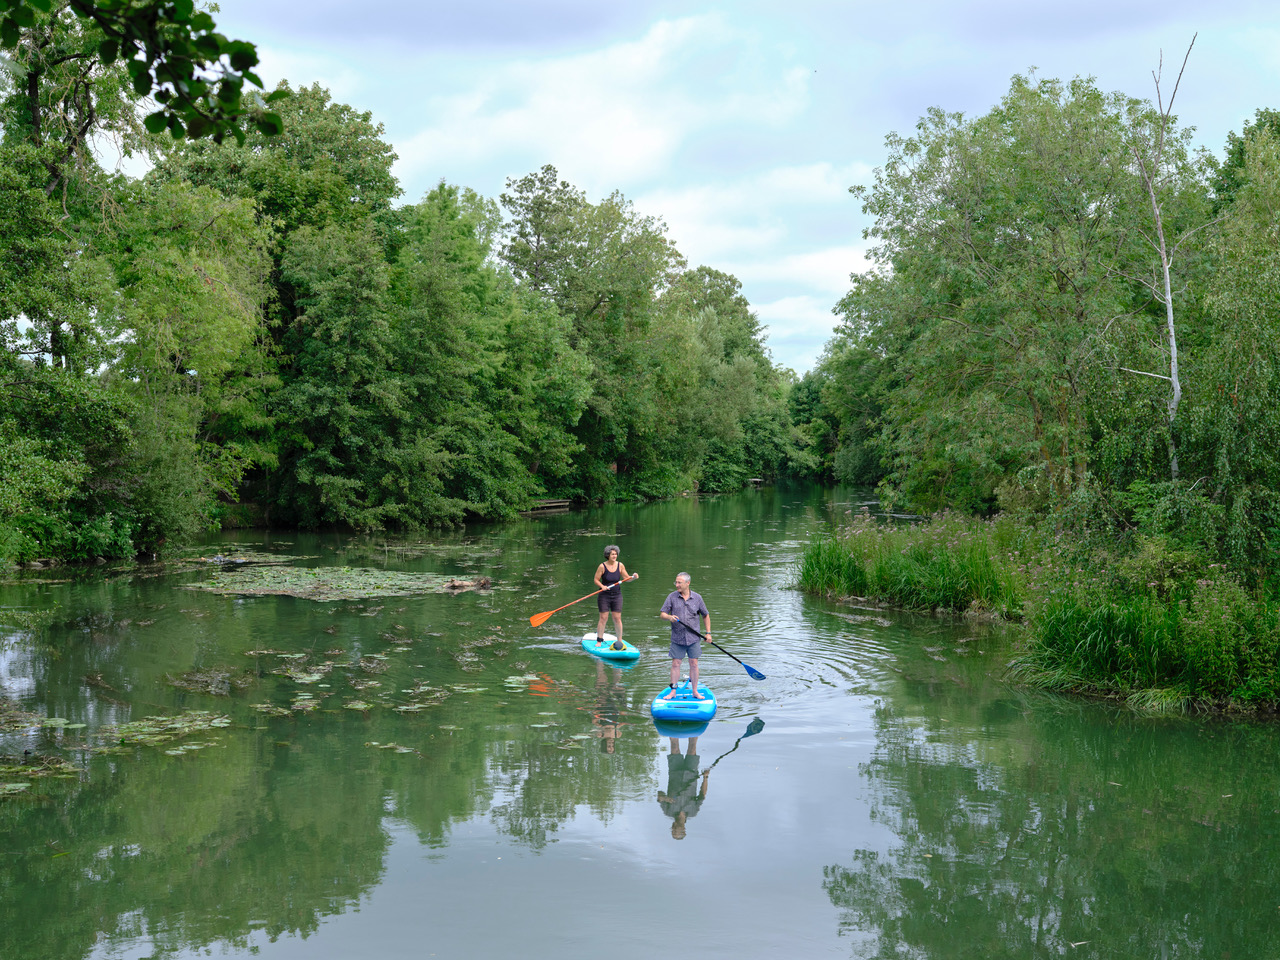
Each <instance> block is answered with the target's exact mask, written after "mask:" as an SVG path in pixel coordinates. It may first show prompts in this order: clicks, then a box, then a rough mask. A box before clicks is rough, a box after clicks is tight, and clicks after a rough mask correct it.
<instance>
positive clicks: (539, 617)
mask: <svg viewBox="0 0 1280 960" xmlns="http://www.w3.org/2000/svg"><path fill="white" fill-rule="evenodd" d="M638 576H639V574H638V573H633V574H632V575H631V576H629V577H627V580H634V579H635V578H636V577H638ZM627 580H619V581H618V582H617V583H611V584H609V585H608V586H607V587H601V588H600V589H599V590H592V591H591V592H590V593H588V594H587V595H586V596H585V597H579V598H578V599H577V600H570V601H569V602H568V603H566V604H565V605H564V607H572V606H573V605H574V604H575V603H581V602H582V601H583V600H587V599H589V598H591V597H594V596H595V595H596V594H597V593H604V592H605V591H606V590H612V589H613V588H614V587H618V586H621V585H622V584H624V583H626V582H627ZM564 607H556V608H555V609H554V610H548V611H547V612H546V613H535V614H534V615H533V616H532V617H530V618H529V626H531V627H540V626H542V625H543V624H544V623H546V622H547V621H548V620H550V619H551V615H552V614H553V613H559V612H560V611H561V610H563V609H564Z"/></svg>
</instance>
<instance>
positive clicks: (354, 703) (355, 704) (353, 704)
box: [342, 700, 373, 710]
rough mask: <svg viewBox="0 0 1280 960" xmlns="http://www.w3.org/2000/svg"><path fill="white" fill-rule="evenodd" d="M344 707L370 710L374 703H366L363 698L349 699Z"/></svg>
mask: <svg viewBox="0 0 1280 960" xmlns="http://www.w3.org/2000/svg"><path fill="white" fill-rule="evenodd" d="M342 707H343V709H344V710H370V709H372V707H373V704H370V703H365V702H364V701H363V700H348V701H347V702H346V703H344V704H343V705H342Z"/></svg>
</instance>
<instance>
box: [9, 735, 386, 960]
mask: <svg viewBox="0 0 1280 960" xmlns="http://www.w3.org/2000/svg"><path fill="white" fill-rule="evenodd" d="M267 749H268V750H272V749H273V748H272V747H270V746H268V747H267ZM275 749H277V751H278V753H277V755H276V756H266V757H257V756H254V751H255V748H254V747H253V746H252V745H251V744H249V743H247V742H245V741H235V740H231V741H230V742H229V744H228V746H226V747H225V748H219V749H209V750H205V751H202V754H201V756H200V757H199V758H198V759H196V758H191V759H189V760H187V759H183V760H177V761H173V762H168V761H167V758H166V759H160V760H159V761H158V764H157V766H158V769H145V770H144V769H137V767H138V762H136V761H133V760H127V761H125V762H122V763H120V765H119V768H118V770H119V772H118V773H117V774H116V775H114V776H113V775H112V773H111V771H109V770H107V769H106V767H107V764H106V763H105V762H102V763H101V767H102V769H99V770H98V771H97V773H98V775H97V776H95V777H94V779H93V780H92V781H90V782H88V783H87V784H85V785H84V786H83V787H82V788H81V789H79V790H77V791H74V792H73V793H72V794H71V795H70V796H67V797H66V798H64V799H62V800H61V801H59V802H57V803H44V804H39V805H26V804H8V805H4V806H0V849H3V850H4V852H5V853H6V854H8V856H6V857H5V858H4V863H3V864H0V957H5V958H9V957H14V958H17V957H21V958H24V960H45V958H48V960H67V958H74V957H80V956H85V955H87V954H88V953H89V952H90V951H91V950H92V949H93V947H94V945H95V944H96V943H98V942H99V940H100V939H106V940H108V941H110V940H114V939H116V938H123V937H150V938H153V939H154V941H155V943H156V944H157V947H158V949H157V951H156V955H157V956H165V955H168V954H170V953H173V952H178V951H181V950H187V949H190V948H192V947H201V946H206V945H209V944H213V943H217V942H224V943H231V944H244V942H245V940H246V936H247V934H248V933H249V932H251V931H260V932H261V933H263V934H265V935H266V936H268V937H270V938H272V939H274V938H276V937H279V936H282V935H287V934H298V933H302V934H306V933H310V932H312V931H314V930H316V929H317V927H318V926H319V920H320V918H321V917H322V916H325V915H328V914H332V913H336V912H341V911H342V910H343V909H344V906H345V905H348V904H354V903H356V902H357V901H358V900H359V898H360V896H361V895H362V894H364V893H365V892H366V891H367V890H368V889H370V887H371V886H372V885H373V884H375V883H376V882H377V881H378V879H379V877H380V876H381V873H382V860H383V854H384V852H385V850H386V846H387V838H386V835H385V833H384V832H383V831H382V830H381V829H380V820H381V816H382V810H381V789H380V786H379V784H378V778H377V777H376V776H364V775H362V774H363V773H365V772H366V771H362V770H361V769H359V767H358V766H355V765H353V764H351V763H349V762H346V761H345V760H343V761H338V760H336V759H335V760H334V762H332V763H330V764H328V765H326V766H325V767H324V768H323V769H317V767H316V766H315V765H314V762H313V761H314V758H310V759H309V760H308V763H307V764H306V765H305V766H303V765H300V764H298V763H296V762H295V761H294V760H293V759H292V758H291V757H290V755H289V751H288V750H287V749H283V748H275ZM129 768H133V769H129ZM50 838H59V839H57V840H56V841H54V842H50Z"/></svg>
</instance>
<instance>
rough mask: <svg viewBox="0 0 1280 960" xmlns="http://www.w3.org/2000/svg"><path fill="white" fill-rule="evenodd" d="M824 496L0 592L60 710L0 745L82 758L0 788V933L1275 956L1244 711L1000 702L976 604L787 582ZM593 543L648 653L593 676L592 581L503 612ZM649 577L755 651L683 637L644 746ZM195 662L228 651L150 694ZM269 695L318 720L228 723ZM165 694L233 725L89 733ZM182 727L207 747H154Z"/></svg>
mask: <svg viewBox="0 0 1280 960" xmlns="http://www.w3.org/2000/svg"><path fill="white" fill-rule="evenodd" d="M857 500H858V496H857V494H856V493H853V492H850V491H835V492H832V491H818V490H800V491H785V490H767V489H766V490H763V491H754V492H750V493H745V494H742V495H741V496H735V497H728V498H721V499H711V500H702V501H700V502H699V501H693V500H681V501H677V502H674V503H666V504H656V505H651V506H645V507H634V508H633V507H613V508H605V509H599V510H594V511H590V512H585V513H573V514H569V515H564V516H558V517H552V518H548V519H543V520H534V521H528V522H522V523H519V524H516V525H512V526H506V527H501V528H483V529H475V528H472V529H468V530H467V531H465V532H463V533H458V534H451V535H450V534H446V535H443V536H440V537H434V538H432V539H429V540H425V541H416V540H408V541H383V540H371V539H353V538H347V537H305V536H283V535H279V534H274V533H272V534H260V533H259V534H242V535H237V536H228V537H225V538H222V539H219V540H218V541H217V542H216V543H212V544H210V545H207V546H206V548H205V552H206V554H208V555H212V554H214V553H216V552H218V551H222V552H224V553H229V552H230V551H232V550H234V549H236V548H247V547H251V548H253V549H255V550H260V551H267V552H271V553H276V554H280V555H283V556H293V557H307V558H310V559H303V560H297V561H295V564H296V565H299V566H305V567H316V566H335V567H336V566H349V567H360V568H371V569H374V570H378V571H391V572H413V573H433V574H436V573H438V574H446V575H450V576H465V577H470V576H480V575H485V576H490V577H492V578H493V581H494V588H493V590H492V591H491V592H488V593H476V592H468V593H463V594H460V595H458V596H450V595H447V594H440V593H430V594H427V595H421V596H413V597H403V598H387V599H378V600H366V601H361V600H347V601H335V602H317V601H313V600H304V599H297V598H291V597H281V596H242V597H228V596H220V595H216V594H212V593H208V592H204V591H201V590H195V589H190V585H191V584H193V583H198V582H201V581H204V580H207V579H208V577H209V576H210V573H211V570H210V569H209V568H201V569H195V570H190V571H187V572H168V573H163V572H160V573H159V575H145V576H144V575H133V574H130V575H120V574H113V573H111V572H110V571H99V572H95V573H91V574H85V575H80V577H79V579H76V580H74V581H73V582H48V581H50V580H59V579H63V578H66V577H67V576H68V574H67V573H66V572H65V571H52V572H49V573H46V574H41V575H39V576H32V577H27V578H26V579H25V580H24V581H23V582H22V583H20V584H12V583H11V584H9V585H7V586H2V587H0V607H4V608H8V609H10V610H12V609H14V608H17V609H22V610H27V611H32V610H50V609H54V610H55V611H56V612H55V615H54V618H53V621H52V623H51V625H50V626H48V627H47V628H45V629H43V630H42V631H40V632H39V633H37V634H36V635H34V636H33V635H31V634H29V633H26V634H23V633H19V632H17V631H16V629H14V628H6V629H5V630H4V631H3V633H0V636H4V637H8V638H9V639H8V643H7V645H6V646H5V648H4V649H3V651H2V652H0V692H3V693H4V694H5V695H7V696H8V697H10V698H11V699H13V700H16V701H17V702H18V703H19V705H20V706H21V707H22V708H24V709H26V710H29V711H32V712H34V713H36V714H39V715H40V716H42V717H59V718H64V719H65V720H67V721H68V722H69V724H71V726H68V727H61V728H59V727H41V728H32V729H27V730H24V731H19V732H13V733H8V734H0V754H8V755H14V754H22V753H23V751H24V750H31V751H33V752H34V753H36V754H57V755H62V756H65V757H68V758H70V759H72V760H73V761H74V762H75V763H76V764H77V765H78V767H79V768H80V770H81V771H82V772H81V775H80V776H79V778H78V779H67V780H61V781H52V782H49V781H43V782H35V783H33V786H32V787H31V788H30V789H29V790H28V791H27V792H26V793H24V794H22V795H19V796H16V797H13V798H10V799H0V958H3V960H19V958H21V960H44V958H49V960H69V958H93V960H107V958H130V960H132V958H140V957H166V958H170V957H172V958H186V957H196V956H201V957H204V956H210V955H212V956H219V957H244V956H251V955H252V956H258V957H265V958H273V960H292V958H304V957H305V958H307V960H327V958H347V957H372V958H388V960H391V958H423V957H442V958H443V957H451V958H464V957H555V958H578V957H582V958H588V957H590V958H595V957H602V956H606V957H611V958H630V957H637V958H638V957H646V958H647V957H652V956H653V955H654V954H655V951H658V950H666V949H671V950H674V951H676V952H677V953H678V954H680V955H685V956H712V957H734V958H757V957H759V958H771V957H849V956H873V957H886V958H887V957H923V958H943V957H946V958H951V957H974V958H993V957H995V958H1003V957H1009V958H1015V957H1016V958H1027V957H1057V956H1069V957H1073V958H1076V957H1079V958H1129V957H1132V958H1144V960H1145V958H1153V957H1160V958H1174V957H1187V958H1191V957H1210V958H1240V960H1243V958H1255V957H1276V956H1280V946H1278V944H1280V936H1278V935H1280V858H1278V856H1277V855H1278V854H1280V845H1278V841H1280V828H1278V825H1280V786H1278V780H1277V773H1276V762H1277V747H1278V746H1280V737H1278V736H1277V728H1276V726H1275V725H1273V724H1257V723H1230V722H1224V721H1195V722H1192V721H1184V720H1167V719H1166V720H1159V719H1149V718H1140V717H1136V716H1134V715H1132V714H1129V713H1125V712H1123V711H1118V710H1115V709H1112V708H1108V707H1105V706H1098V705H1093V704H1086V703H1081V702H1077V701H1072V700H1067V699H1060V698H1055V697H1048V696H1043V695H1039V694H1034V693H1028V692H1026V691H1020V690H1018V689H1016V688H1013V687H1010V686H1008V685H1005V684H1003V683H1002V682H1001V681H1000V679H999V674H1000V667H1001V665H1002V663H1003V662H1004V661H1003V657H1004V652H1005V649H1006V645H1007V644H1008V643H1009V642H1010V641H1009V638H1008V637H1006V636H1003V635H1001V634H1000V633H998V632H993V631H991V630H988V629H984V628H982V627H979V626H974V625H970V624H965V623H957V622H939V621H936V620H933V619H929V618H920V617H909V616H903V615H897V614H886V613H882V612H878V611H872V610H863V609H856V608H850V607H840V606H837V605H834V604H829V603H825V602H821V601H817V600H814V599H811V598H808V597H805V596H803V595H801V594H800V593H798V592H796V591H794V590H792V589H790V584H791V582H792V580H793V578H794V565H795V563H796V561H797V559H798V556H799V554H800V552H801V550H802V549H803V546H804V544H805V543H806V542H807V541H808V540H809V539H810V538H812V537H814V536H816V535H818V533H819V532H820V531H821V530H822V529H823V525H824V522H825V521H826V519H827V518H828V517H829V516H831V515H832V514H833V513H840V512H843V510H845V509H848V508H849V507H850V506H851V505H852V504H854V503H856V502H857ZM610 542H616V543H618V544H620V545H621V547H622V559H623V561H624V562H625V563H626V564H627V566H628V568H630V569H631V570H632V571H635V572H639V573H640V575H641V579H640V580H639V581H638V582H636V583H633V584H628V585H627V586H626V587H625V591H626V593H625V598H626V599H625V608H624V612H623V617H624V624H625V633H624V635H625V636H626V637H627V638H628V639H629V640H631V641H632V642H634V643H635V644H636V645H637V646H639V647H640V648H641V650H642V651H643V656H642V658H641V660H640V661H639V662H638V663H637V664H636V665H635V666H633V667H631V668H628V669H621V670H620V669H616V668H614V667H611V666H607V665H605V664H603V663H601V662H600V661H597V660H596V659H594V658H592V657H590V656H588V655H586V654H584V653H582V652H581V650H580V649H579V648H578V639H579V638H580V637H581V635H582V633H583V632H584V631H585V630H586V629H587V628H588V627H590V626H594V622H595V612H594V603H593V602H592V601H587V602H585V603H582V604H579V605H577V606H574V607H570V608H569V609H567V610H564V611H561V612H560V613H557V614H556V615H555V616H553V617H552V618H551V619H550V621H548V623H547V624H546V625H545V626H543V627H540V628H538V629H536V630H535V629H530V628H529V622H528V618H529V616H530V615H532V614H534V613H537V612H539V611H544V610H549V609H552V608H553V607H557V606H559V605H560V604H562V603H565V602H566V601H568V600H571V599H573V598H574V597H577V596H580V595H582V594H584V593H586V592H587V591H588V590H590V589H592V584H591V574H592V572H593V571H594V569H595V565H596V563H597V562H598V561H599V559H600V554H601V550H602V548H603V547H604V545H605V544H606V543H610ZM681 569H687V570H689V571H690V572H691V573H692V574H693V578H694V584H693V586H694V589H696V590H698V591H699V592H701V593H702V594H703V596H704V597H705V598H706V600H707V603H708V606H709V607H710V609H711V613H712V623H713V627H714V634H715V636H716V638H717V639H718V640H719V641H721V642H722V644H723V645H725V646H726V647H727V648H728V649H729V650H731V651H732V652H734V653H735V654H737V656H738V657H740V658H741V659H743V660H745V661H746V662H747V663H749V664H751V665H752V666H753V667H755V668H756V669H757V670H760V671H762V672H763V673H765V674H767V675H768V679H767V680H766V681H764V682H755V681H752V680H751V679H750V678H749V677H748V676H747V674H746V673H745V671H744V670H743V669H742V668H741V667H739V666H738V665H737V664H736V663H734V662H733V661H732V660H730V659H728V658H727V657H724V656H721V655H720V654H718V653H716V652H715V651H714V650H710V649H708V650H707V651H706V652H705V653H704V657H703V660H702V668H703V669H702V675H703V678H704V680H705V681H706V682H707V683H709V684H710V685H711V686H712V687H713V688H714V689H715V691H716V694H717V697H718V698H719V702H720V711H719V714H718V716H717V717H716V719H715V720H714V721H713V722H712V723H711V724H710V726H709V727H708V728H707V729H706V731H705V732H704V733H702V734H701V735H700V736H698V738H697V740H696V742H690V741H689V740H688V739H680V740H678V741H676V742H675V745H674V746H675V749H676V750H677V751H678V752H679V754H680V755H679V756H672V750H673V744H672V741H671V740H670V739H669V738H668V737H665V736H662V735H660V733H659V732H658V730H656V729H655V727H654V724H653V722H652V721H651V720H650V719H649V717H648V715H647V704H648V702H649V700H650V699H651V698H652V697H653V695H654V694H655V693H656V692H657V691H658V690H659V689H661V687H662V686H663V684H664V683H665V682H666V675H667V668H668V663H669V661H667V660H666V659H665V650H666V646H667V641H666V636H667V631H666V630H665V629H664V626H663V625H662V623H661V621H659V620H658V619H657V618H656V613H657V610H658V608H659V606H660V605H661V602H662V600H663V598H664V597H665V596H666V594H667V592H668V591H669V590H670V589H671V587H670V584H671V581H672V579H673V578H674V575H675V573H676V572H678V571H679V570H681ZM151 573H157V571H148V574H151ZM5 616H6V614H5V613H4V612H3V611H2V610H0V618H3V617H5ZM9 619H12V617H9ZM262 650H273V651H278V653H257V654H252V655H251V654H250V653H249V652H250V651H262ZM280 654H292V655H294V656H281V655H280ZM299 654H301V655H302V656H297V655H299ZM290 665H292V666H293V676H290V675H287V674H281V673H275V672H273V671H275V670H280V669H289V668H290ZM310 670H318V671H323V670H327V671H328V672H323V673H321V675H320V676H319V677H318V678H317V677H315V676H314V674H310V675H309V674H308V671H310ZM191 671H200V672H202V674H203V675H204V676H205V677H209V676H213V677H215V678H216V677H218V676H225V677H226V678H227V680H226V682H225V683H223V684H221V685H219V683H218V682H217V681H216V679H215V681H214V687H213V689H212V691H211V692H198V691H194V690H189V689H183V688H181V687H178V686H175V685H174V684H173V682H172V681H173V680H175V679H177V680H179V681H181V679H182V678H183V677H184V676H187V675H189V674H190V673H191ZM299 678H301V679H299ZM374 684H376V686H375V685H374ZM300 693H302V694H310V695H311V697H312V698H313V699H316V700H318V701H319V703H320V706H319V707H318V709H316V710H315V711H313V712H295V711H291V710H290V711H289V715H287V716H272V715H269V714H266V713H263V712H261V709H260V708H261V706H262V705H265V706H268V707H270V706H274V707H278V708H285V709H288V708H290V707H291V705H293V704H294V703H296V702H297V697H298V695H299V694H300ZM352 701H360V702H363V703H366V704H367V705H368V709H348V708H347V707H346V705H347V704H350V703H351V702H352ZM419 703H429V704H431V705H430V706H425V707H424V708H423V709H421V711H420V712H405V711H403V710H397V709H396V708H397V707H401V708H403V707H406V706H412V705H414V704H419ZM254 705H260V707H259V708H255V706H254ZM189 710H207V711H214V712H216V713H218V714H225V715H226V716H227V717H229V718H230V721H231V722H230V725H229V726H227V727H223V728H218V729H215V730H214V731H212V732H206V733H201V734H195V735H193V736H191V737H189V738H187V740H185V741H184V740H179V741H176V742H175V743H170V744H164V745H161V746H137V747H131V748H128V749H126V750H123V751H121V752H117V753H102V752H100V751H99V750H97V749H95V748H96V747H101V746H104V745H109V743H110V740H111V732H110V729H109V728H110V727H111V726H112V725H115V724H120V723H123V722H126V721H129V720H136V719H139V718H142V717H146V716H154V715H176V714H180V713H182V712H184V711H189ZM757 720H758V721H763V727H761V725H760V723H758V722H757V723H754V725H753V721H757ZM78 724H84V726H83V727H80V726H76V725H78ZM753 730H757V731H758V732H756V733H754V734H752V735H750V736H745V735H746V734H748V733H750V732H751V731H753ZM184 742H197V743H208V744H210V745H209V746H207V747H205V748H203V749H199V750H192V751H186V752H181V753H178V754H177V755H174V754H173V753H169V752H166V751H167V750H176V748H177V747H180V746H181V745H182V744H183V743H184ZM690 754H692V756H691V755H690ZM707 770H710V773H709V774H708V775H707V776H706V777H705V778H704V777H703V776H702V773H703V772H704V771H707ZM703 783H705V785H706V790H705V794H702V793H701V786H702V784H703ZM660 795H661V796H662V798H664V799H661V800H660V799H659V797H660ZM700 796H701V799H699V797H700ZM666 798H674V799H666ZM680 809H683V810H684V811H685V816H684V817H683V818H682V820H683V822H682V823H677V822H676V821H675V820H674V819H673V816H674V815H675V814H676V813H678V812H679V810H680Z"/></svg>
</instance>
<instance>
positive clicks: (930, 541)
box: [799, 514, 1280, 711]
mask: <svg viewBox="0 0 1280 960" xmlns="http://www.w3.org/2000/svg"><path fill="white" fill-rule="evenodd" d="M799 579H800V586H801V588H802V589H804V590H806V591H809V592H812V593H817V594H821V595H823V596H828V597H832V598H836V599H848V598H859V599H864V600H868V601H871V602H875V603H881V604H885V605H888V606H895V607H901V608H904V609H911V610H933V611H945V612H954V613H971V612H983V613H987V614H990V615H994V616H999V617H1003V618H1006V619H1021V620H1023V621H1024V622H1025V630H1024V633H1023V643H1022V649H1021V651H1020V652H1019V653H1018V654H1017V656H1016V657H1015V658H1014V659H1013V661H1012V662H1011V663H1010V668H1009V675H1010V677H1011V678H1013V679H1015V680H1016V681H1018V682H1020V683H1024V684H1028V685H1032V686H1037V687H1041V688H1044V689H1051V690H1058V691H1064V692H1074V693H1084V694H1089V695H1095V696H1106V697H1115V698H1120V699H1124V700H1126V701H1127V702H1129V703H1130V704H1131V705H1133V706H1135V707H1138V708H1141V709H1148V710H1160V711H1189V710H1197V709H1214V710H1222V709H1227V710H1231V709H1246V710H1257V709H1267V710H1273V709H1276V707H1277V706H1278V705H1280V610H1278V609H1277V605H1276V604H1275V603H1272V602H1269V599H1268V598H1267V597H1266V596H1265V595H1264V593H1263V591H1262V590H1260V589H1254V590H1250V589H1246V587H1245V586H1244V585H1243V584H1242V583H1241V582H1240V580H1239V579H1238V578H1237V577H1236V576H1234V575H1232V574H1231V573H1230V572H1228V571H1227V570H1226V569H1225V568H1223V567H1222V566H1221V565H1218V564H1213V563H1210V562H1208V560H1207V559H1206V558H1204V557H1203V556H1198V555H1196V554H1195V553H1188V552H1187V551H1186V550H1185V549H1181V548H1175V547H1174V546H1172V545H1170V544H1169V543H1168V542H1167V541H1164V540H1162V539H1160V538H1139V539H1136V540H1134V541H1131V542H1127V543H1120V542H1117V543H1114V544H1112V545H1110V548H1109V549H1098V548H1097V546H1096V545H1092V546H1090V547H1088V548H1086V547H1085V546H1084V545H1083V544H1081V543H1072V542H1069V541H1065V540H1064V538H1062V537H1061V536H1059V535H1055V534H1052V533H1046V532H1044V531H1040V530H1037V529H1036V528H1034V527H1032V526H1030V525H1028V524H1025V523H1019V522H1015V521H1012V520H1007V519H1005V520H996V521H984V520H978V519H974V518H966V517H960V516H956V515H951V514H944V515H940V516H938V517H935V518H934V519H932V520H931V521H927V522H922V523H916V524H911V525H908V526H891V525H887V524H881V523H877V522H876V521H874V520H872V519H871V518H870V517H868V516H865V515H864V516H862V517H859V518H857V519H855V520H853V521H851V522H850V523H848V524H847V525H845V526H844V527H843V528H841V529H840V530H839V531H837V532H836V533H835V534H833V535H832V536H830V537H827V538H825V539H822V540H816V541H814V542H813V543H812V544H811V545H810V546H809V548H808V549H807V550H806V551H805V554H804V558H803V560H802V562H801V567H800V578H799Z"/></svg>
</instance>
